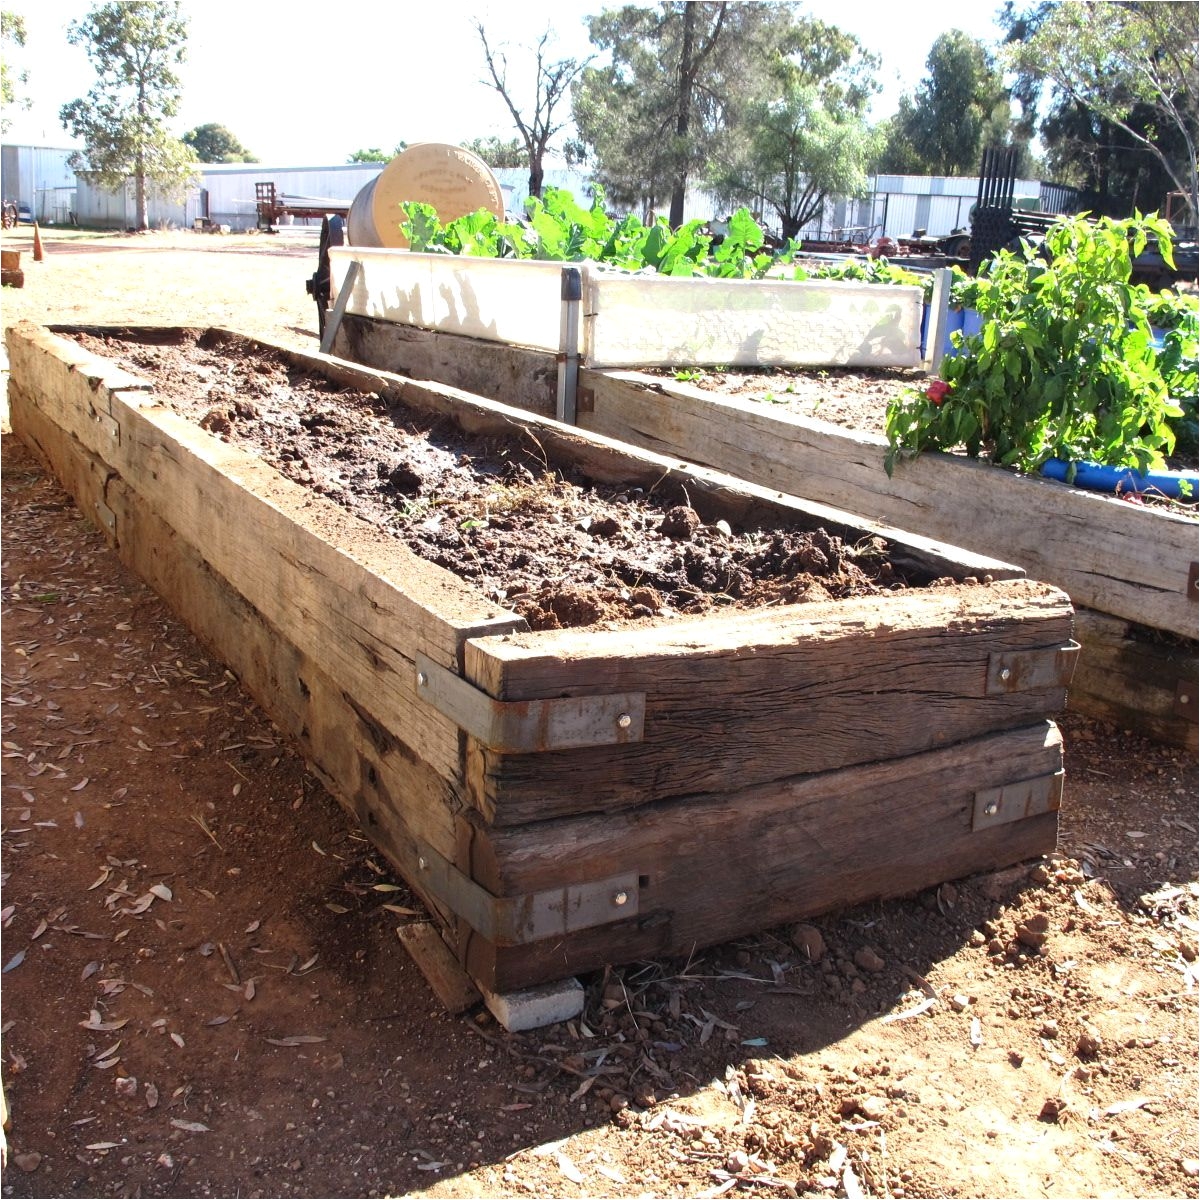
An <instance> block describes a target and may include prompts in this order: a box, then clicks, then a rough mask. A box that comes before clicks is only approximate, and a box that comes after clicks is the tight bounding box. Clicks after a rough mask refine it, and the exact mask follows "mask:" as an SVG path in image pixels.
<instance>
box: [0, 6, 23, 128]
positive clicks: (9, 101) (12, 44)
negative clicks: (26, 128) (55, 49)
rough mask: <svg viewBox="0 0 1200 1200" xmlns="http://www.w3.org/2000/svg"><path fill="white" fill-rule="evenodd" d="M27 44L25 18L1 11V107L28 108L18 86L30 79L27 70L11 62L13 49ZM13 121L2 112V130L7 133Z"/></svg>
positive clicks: (0, 125) (0, 121)
mask: <svg viewBox="0 0 1200 1200" xmlns="http://www.w3.org/2000/svg"><path fill="white" fill-rule="evenodd" d="M24 45H25V20H24V18H23V17H21V16H19V15H18V14H17V13H14V12H9V11H8V9H4V10H2V11H0V107H2V108H3V109H5V110H8V109H12V108H28V107H29V101H28V100H22V99H19V98H18V96H17V88H18V86H20V85H23V84H24V83H26V82H27V81H28V74H27V73H26V72H25V71H17V70H15V69H14V68H13V66H12V64H11V63H10V62H9V56H10V53H11V50H12V49H14V48H19V47H21V46H24ZM11 124H12V121H10V120H9V118H8V114H7V112H0V132H2V133H7V132H8V128H9V126H10V125H11Z"/></svg>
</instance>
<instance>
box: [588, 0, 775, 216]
mask: <svg viewBox="0 0 1200 1200" xmlns="http://www.w3.org/2000/svg"><path fill="white" fill-rule="evenodd" d="M794 13H795V6H794V5H792V4H737V3H703V2H701V0H673V2H668V3H660V4H657V5H654V6H650V7H645V6H641V5H634V4H628V5H625V6H624V7H622V8H616V9H605V10H604V11H603V12H601V13H600V14H599V16H596V17H592V18H591V19H590V20H589V23H588V29H589V35H590V37H591V40H592V43H593V44H594V45H595V46H597V47H598V48H599V49H601V50H606V51H609V52H610V55H611V57H610V61H609V62H608V64H607V65H604V66H595V67H588V68H586V69H585V70H584V71H583V73H582V75H581V77H580V80H579V83H578V84H577V85H576V87H575V89H574V91H573V93H572V108H573V112H574V116H575V123H576V125H577V127H578V129H579V134H580V140H581V141H582V142H583V143H584V144H585V145H586V146H587V148H588V149H589V151H590V152H591V155H592V157H593V158H594V160H595V163H596V173H597V176H598V178H599V179H600V181H601V182H602V183H603V184H604V186H605V188H606V189H607V192H608V194H609V195H610V196H611V197H612V198H613V199H614V200H615V201H617V202H618V203H621V204H628V205H632V204H639V203H640V204H642V205H644V206H645V207H647V208H651V209H653V208H655V207H657V206H658V205H660V204H662V203H663V202H664V201H669V204H670V210H669V212H670V222H671V225H672V226H673V227H674V226H678V225H680V224H681V223H682V221H683V205H684V196H685V193H686V191H687V186H688V182H689V180H691V179H693V178H695V177H697V176H699V175H701V174H703V173H704V172H705V171H706V170H707V168H708V167H709V166H710V164H711V163H712V162H713V161H714V159H715V158H716V157H717V155H718V151H719V148H720V146H721V145H722V144H723V142H724V141H725V140H726V139H727V138H728V137H729V136H730V133H731V132H732V131H733V130H734V129H735V128H736V127H737V126H738V125H739V123H740V122H741V120H742V118H743V115H744V113H745V110H746V109H747V107H748V106H749V105H750V104H752V103H753V102H754V101H755V100H757V99H758V98H760V96H761V95H762V93H763V89H764V86H765V84H766V82H767V81H768V80H769V79H771V78H772V77H773V76H774V75H775V73H776V72H777V71H778V70H779V67H780V65H781V63H782V60H783V47H784V46H785V44H786V42H787V31H788V30H790V29H791V28H792V24H793V17H794Z"/></svg>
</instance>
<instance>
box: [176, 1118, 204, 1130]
mask: <svg viewBox="0 0 1200 1200" xmlns="http://www.w3.org/2000/svg"><path fill="white" fill-rule="evenodd" d="M171 1125H172V1127H173V1128H175V1129H182V1130H183V1131H184V1133H211V1132H212V1130H211V1129H209V1127H208V1126H207V1125H202V1124H201V1123H200V1122H199V1121H181V1120H180V1119H179V1118H178V1117H172V1118H171Z"/></svg>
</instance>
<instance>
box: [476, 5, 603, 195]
mask: <svg viewBox="0 0 1200 1200" xmlns="http://www.w3.org/2000/svg"><path fill="white" fill-rule="evenodd" d="M475 32H476V33H478V34H479V41H480V44H481V45H482V46H483V57H484V62H485V63H486V64H487V69H488V80H487V81H485V82H487V83H488V86H489V87H492V88H494V89H495V90H496V91H497V92H498V93H499V94H500V98H501V99H502V100H503V101H504V103H505V106H506V107H507V108H508V111H509V115H510V116H511V117H512V119H513V124H514V126H515V128H516V131H517V134H518V136H519V138H520V141H521V142H522V144H523V145H524V147H525V155H526V159H527V163H526V164H522V165H528V167H529V194H530V195H531V196H540V195H541V194H542V180H543V179H544V177H545V170H544V168H543V166H542V162H543V160H544V159H545V157H546V152H547V151H548V150H549V148H550V143H551V142H552V141H553V140H554V137H555V136H556V135H557V134H558V133H559V132H561V131H562V130H563V129H564V128H565V127H566V124H567V122H566V120H564V119H562V118H561V117H559V116H558V114H559V113H561V112H562V111H563V108H562V105H563V102H564V101H565V100H566V99H567V98H568V96H569V95H570V92H571V86H572V84H574V82H575V80H576V79H578V78H579V75H580V73H581V72H582V71H584V70H585V69H586V67H587V65H588V63H589V62H590V61H591V60H590V59H584V60H583V61H582V62H581V61H580V60H579V59H576V58H560V59H552V58H551V57H550V49H551V37H550V31H549V30H547V31H546V32H545V33H543V34H542V36H541V37H540V38H538V41H537V44H536V45H535V46H534V47H533V55H534V102H533V107H532V108H525V109H522V108H519V107H518V106H517V103H516V100H515V99H514V95H515V91H514V85H513V84H511V83H510V82H509V78H508V59H507V56H506V55H505V53H504V51H503V50H502V49H501V48H500V47H493V46H492V44H491V42H490V41H489V40H488V35H487V30H486V29H484V27H483V24H482V23H481V22H477V23H476V25H475Z"/></svg>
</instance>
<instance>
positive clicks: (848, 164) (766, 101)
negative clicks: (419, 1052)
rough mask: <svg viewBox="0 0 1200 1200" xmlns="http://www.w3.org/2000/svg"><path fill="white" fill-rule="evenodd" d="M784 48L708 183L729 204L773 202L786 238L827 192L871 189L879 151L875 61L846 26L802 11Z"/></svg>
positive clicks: (761, 206) (762, 207) (769, 206)
mask: <svg viewBox="0 0 1200 1200" xmlns="http://www.w3.org/2000/svg"><path fill="white" fill-rule="evenodd" d="M779 50H780V53H781V55H782V56H783V57H782V60H781V61H780V63H779V65H778V68H777V70H776V72H775V73H774V75H773V77H772V79H771V90H770V92H768V93H767V94H766V95H764V96H763V97H762V98H761V99H758V100H755V101H753V102H752V103H750V104H748V105H747V106H746V108H745V110H744V113H743V117H742V122H741V125H740V128H739V129H736V130H733V131H730V134H729V136H728V138H727V140H726V142H725V144H724V147H723V148H722V150H721V151H720V158H719V159H718V162H717V164H716V165H715V166H714V167H713V168H712V170H711V172H710V174H709V186H710V188H711V189H712V191H713V192H714V194H715V195H716V197H717V199H718V200H719V201H720V202H721V203H722V204H724V205H726V206H727V207H729V208H733V207H735V206H737V205H738V204H747V205H750V206H751V207H752V208H754V209H755V210H759V211H763V212H766V211H767V210H773V211H774V213H775V215H776V217H777V218H778V222H779V225H780V227H781V230H782V233H783V236H784V238H785V239H786V238H793V237H795V236H796V234H797V233H798V232H799V231H800V229H801V228H802V227H803V226H804V225H806V224H807V223H808V222H809V221H810V220H812V219H813V218H814V217H815V216H817V215H818V214H819V213H820V212H821V210H822V208H823V206H824V204H825V200H826V198H827V197H828V196H830V195H840V196H859V195H865V193H866V191H867V183H868V176H867V172H868V168H869V166H870V163H871V161H872V159H873V158H874V157H875V154H876V140H875V137H874V135H873V134H872V132H871V130H870V128H869V126H868V124H867V121H866V108H867V104H868V102H869V100H870V96H871V93H872V92H873V91H874V90H875V87H876V85H875V84H874V83H873V82H872V78H873V73H874V71H875V70H876V69H877V68H878V65H879V64H878V60H877V59H876V58H875V57H874V56H873V55H868V54H864V53H863V52H862V49H861V47H860V46H859V44H858V42H857V41H856V40H855V39H854V38H853V37H851V36H850V35H849V34H846V33H843V32H842V31H841V30H838V29H836V28H834V27H832V26H830V25H826V24H824V23H823V22H821V21H817V20H812V19H809V18H805V17H801V18H799V19H798V20H797V21H796V23H795V25H794V26H793V27H792V29H791V30H789V31H788V32H787V35H786V38H785V39H784V40H783V41H781V43H780V45H779Z"/></svg>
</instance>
